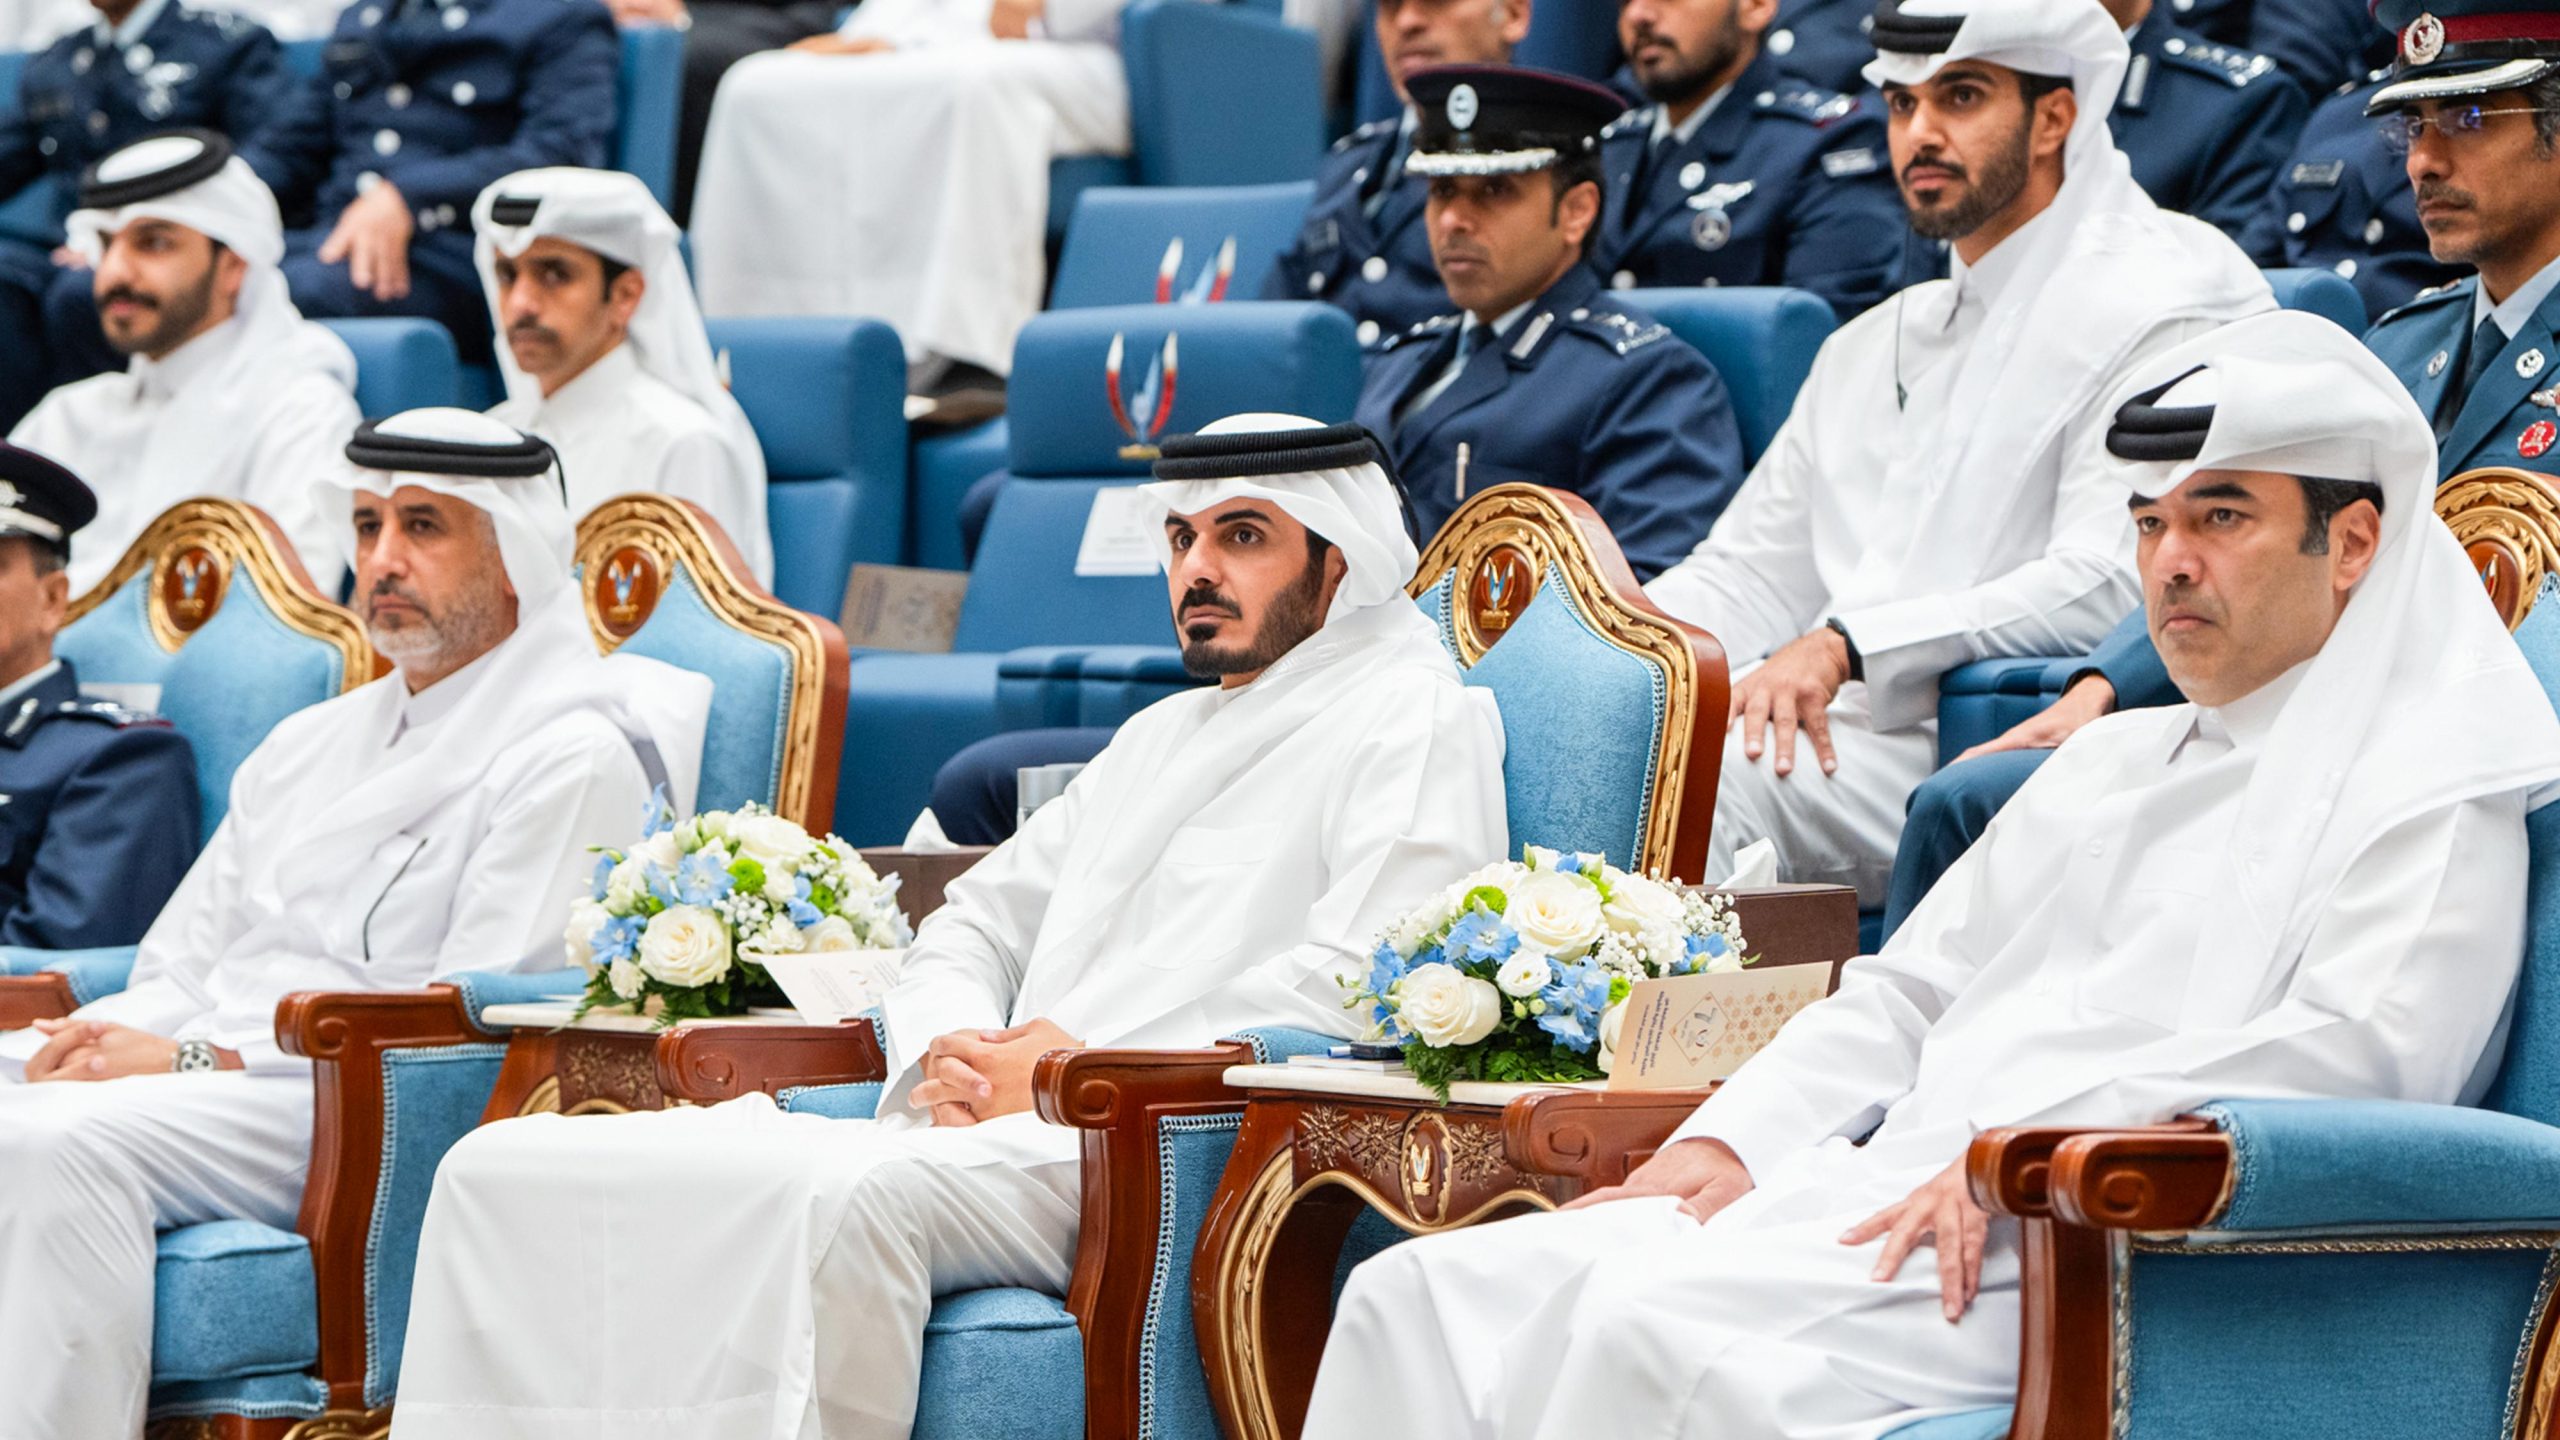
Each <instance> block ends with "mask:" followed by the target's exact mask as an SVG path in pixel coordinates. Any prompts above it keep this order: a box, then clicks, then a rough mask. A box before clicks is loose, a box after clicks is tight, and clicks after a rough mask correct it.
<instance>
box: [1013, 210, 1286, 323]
mask: <svg viewBox="0 0 2560 1440" xmlns="http://www.w3.org/2000/svg"><path fill="white" fill-rule="evenodd" d="M1314 194H1315V182H1313V181H1311V180H1294V181H1289V182H1287V183H1284V184H1278V185H1216V186H1197V187H1192V186H1181V187H1176V186H1113V187H1110V188H1107V189H1094V190H1087V191H1086V192H1084V194H1083V195H1081V196H1079V197H1077V200H1076V211H1075V217H1074V218H1073V219H1072V220H1070V221H1069V222H1068V223H1067V242H1066V245H1065V247H1064V248H1063V249H1061V250H1060V251H1059V252H1058V273H1057V276H1056V278H1055V279H1054V281H1053V282H1052V283H1051V285H1050V287H1049V308H1051V309H1053V310H1076V309H1082V308H1085V307H1087V306H1093V305H1136V304H1143V303H1145V302H1147V301H1150V300H1153V301H1157V302H1159V303H1172V302H1179V301H1189V300H1224V299H1235V300H1249V299H1252V298H1253V297H1254V296H1256V295H1259V294H1261V293H1262V282H1263V279H1264V277H1265V276H1267V275H1269V274H1270V273H1271V263H1272V261H1273V260H1275V259H1277V258H1278V257H1279V254H1280V252H1281V251H1282V250H1285V249H1287V248H1288V246H1289V243H1290V242H1291V241H1293V240H1295V239H1296V238H1297V235H1298V224H1299V221H1300V219H1301V218H1302V217H1303V216H1304V215H1305V214H1306V209H1307V202H1308V200H1309V199H1310V198H1311V197H1312V196H1313V195H1314ZM1176 245H1179V246H1180V247H1181V249H1180V251H1179V252H1178V254H1177V253H1174V252H1173V247H1174V246H1176ZM1230 249H1232V253H1231V254H1230V253H1229V251H1230ZM1168 258H1172V259H1173V260H1174V262H1175V263H1174V265H1173V268H1172V269H1171V271H1170V272H1168V271H1167V270H1166V268H1165V262H1166V260H1167V259H1168ZM1222 261H1224V262H1225V263H1221V262H1222Z"/></svg>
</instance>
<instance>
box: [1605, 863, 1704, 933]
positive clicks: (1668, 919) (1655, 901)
mask: <svg viewBox="0 0 2560 1440" xmlns="http://www.w3.org/2000/svg"><path fill="white" fill-rule="evenodd" d="M1602 914H1603V915H1604V917H1605V918H1606V919H1607V920H1608V922H1609V928H1610V929H1612V930H1615V931H1617V932H1618V933H1619V934H1621V935H1641V936H1645V937H1648V938H1647V943H1650V937H1652V936H1653V935H1655V934H1657V933H1659V932H1662V931H1671V932H1673V933H1675V934H1676V933H1677V932H1678V931H1679V929H1680V927H1681V925H1682V924H1683V923H1685V922H1686V921H1687V920H1688V918H1689V908H1688V906H1686V905H1684V904H1683V903H1681V900H1680V892H1678V891H1676V890H1674V889H1672V888H1671V887H1670V886H1668V885H1665V884H1663V883H1662V882H1660V881H1658V880H1647V879H1646V878H1644V877H1643V876H1641V875H1618V876H1614V877H1612V878H1611V879H1610V882H1609V903H1608V905H1607V906H1606V907H1605V908H1604V909H1603V911H1602Z"/></svg>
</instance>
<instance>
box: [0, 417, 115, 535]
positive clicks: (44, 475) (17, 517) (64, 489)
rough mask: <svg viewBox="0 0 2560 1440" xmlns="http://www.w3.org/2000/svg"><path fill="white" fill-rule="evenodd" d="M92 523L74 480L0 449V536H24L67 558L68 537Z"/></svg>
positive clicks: (94, 503)
mask: <svg viewBox="0 0 2560 1440" xmlns="http://www.w3.org/2000/svg"><path fill="white" fill-rule="evenodd" d="M96 518H98V497H97V496H96V495H94V494H92V493H91V492H90V490H89V487H88V486H86V485H84V484H82V483H80V477H79V476H77V475H74V474H72V473H71V472H70V471H68V470H65V469H63V468H62V467H61V466H59V465H57V464H55V463H53V462H52V461H51V460H48V459H46V458H45V457H43V456H42V455H39V454H37V453H36V452H34V451H33V450H22V449H20V448H19V447H17V446H15V445H8V444H0V535H24V536H26V537H27V538H29V539H31V540H35V541H38V542H40V543H42V544H44V545H46V546H48V547H50V548H51V549H52V550H53V552H54V553H55V554H57V555H60V556H62V557H64V558H65V559H68V558H70V555H71V532H73V531H75V530H77V529H79V528H80V527H81V526H83V525H86V524H88V523H89V522H90V521H92V520H94V519H96Z"/></svg>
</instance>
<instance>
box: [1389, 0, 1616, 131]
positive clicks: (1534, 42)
mask: <svg viewBox="0 0 2560 1440" xmlns="http://www.w3.org/2000/svg"><path fill="white" fill-rule="evenodd" d="M1619 59H1620V56H1619V54H1618V7H1617V5H1616V4H1615V3H1613V0H1538V3H1537V4H1535V5H1533V6H1531V7H1530V10H1529V36H1528V38H1527V39H1525V40H1522V41H1521V42H1520V46H1519V48H1518V49H1517V50H1515V51H1513V52H1512V56H1511V62H1512V63H1513V64H1515V65H1526V66H1529V67H1531V68H1533V69H1538V70H1554V71H1557V72H1559V73H1561V74H1566V75H1579V76H1581V77H1582V78H1583V79H1585V80H1591V81H1595V82H1605V81H1607V80H1608V78H1609V76H1610V73H1611V72H1613V71H1615V70H1616V69H1617V68H1618V63H1619ZM1359 67H1360V78H1359V82H1358V93H1357V95H1356V96H1355V97H1354V99H1353V100H1352V118H1353V119H1355V120H1359V121H1364V122H1365V121H1370V120H1389V119H1393V118H1394V117H1395V115H1396V113H1397V112H1398V110H1399V109H1400V108H1401V107H1402V104H1403V102H1401V101H1399V100H1397V99H1396V91H1395V87H1394V86H1393V85H1391V84H1389V83H1387V67H1386V62H1385V60H1384V59H1383V58H1382V57H1381V56H1380V55H1379V54H1378V13H1377V0H1370V3H1368V4H1366V5H1363V6H1362V7H1360V59H1359Z"/></svg>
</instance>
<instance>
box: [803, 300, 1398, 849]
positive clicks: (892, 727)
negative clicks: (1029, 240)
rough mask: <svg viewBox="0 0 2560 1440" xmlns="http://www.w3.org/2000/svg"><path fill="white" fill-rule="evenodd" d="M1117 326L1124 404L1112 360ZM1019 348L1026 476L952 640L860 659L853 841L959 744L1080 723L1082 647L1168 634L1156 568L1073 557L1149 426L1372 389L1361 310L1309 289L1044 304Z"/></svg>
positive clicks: (1158, 429)
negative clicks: (938, 646) (1307, 295)
mask: <svg viewBox="0 0 2560 1440" xmlns="http://www.w3.org/2000/svg"><path fill="white" fill-rule="evenodd" d="M1169 336H1170V337H1175V339H1174V345H1173V348H1174V351H1175V360H1176V363H1175V365H1174V366H1173V367H1171V368H1172V371H1173V374H1172V375H1170V376H1167V375H1165V374H1163V373H1162V370H1163V369H1164V367H1163V365H1162V360H1163V356H1164V351H1165V348H1166V343H1167V339H1168V337H1169ZM1115 340H1117V341H1118V342H1119V346H1120V350H1121V354H1122V357H1123V358H1122V374H1121V382H1120V390H1119V397H1120V398H1119V401H1118V403H1117V405H1116V406H1115V404H1114V401H1113V399H1112V397H1111V393H1110V390H1109V388H1108V385H1107V382H1106V379H1105V371H1104V365H1105V359H1106V356H1107V355H1108V354H1109V352H1110V351H1111V349H1112V348H1113V344H1114V341H1115ZM1014 358H1015V364H1014V374H1013V384H1012V388H1011V395H1010V405H1011V416H1010V418H1011V420H1012V422H1013V423H1012V427H1011V436H1012V451H1011V461H1010V465H1009V467H1008V468H1009V469H1010V471H1011V473H1012V474H1013V475H1014V476H1015V477H1017V478H1015V479H1014V480H1012V481H1011V482H1009V483H1007V484H1006V486H1005V488H1004V491H1003V493H1002V495H1001V497H1000V498H999V499H998V500H997V502H996V507H995V511H994V514H993V516H992V517H991V518H990V519H989V521H988V526H987V534H986V537H985V540H984V542H983V544H982V546H981V548H980V550H979V553H978V563H977V565H976V566H975V567H974V568H973V569H972V571H971V572H970V586H969V592H968V595H967V597H966V598H965V599H964V600H963V601H962V604H961V609H960V625H959V631H958V634H957V635H956V637H955V638H954V641H953V644H952V653H950V654H947V655H908V654H892V653H884V652H869V653H865V654H861V655H857V656H856V657H855V659H854V662H853V677H852V694H851V697H850V700H849V702H848V704H847V706H846V716H845V748H844V753H845V755H846V757H847V765H848V767H849V768H848V773H847V774H846V776H845V778H844V783H843V784H842V786H841V787H840V788H839V790H838V792H837V803H836V830H837V833H839V834H841V835H843V836H844V837H845V838H846V839H848V840H851V841H853V842H854V843H855V844H857V845H868V844H874V843H880V842H887V841H894V840H896V839H897V838H898V837H900V836H901V835H904V834H905V833H906V829H907V826H908V824H909V823H910V822H912V821H913V820H914V819H915V816H916V813H917V812H918V811H920V810H922V809H923V808H924V803H925V798H926V794H927V792H928V791H929V789H930V788H931V785H932V781H933V772H934V771H935V769H937V768H938V767H939V766H940V765H941V764H942V762H943V761H944V760H947V759H949V758H950V757H951V755H952V754H953V753H954V752H955V751H957V750H959V749H960V748H961V747H962V746H964V745H967V744H969V743H970V742H971V741H974V740H980V739H984V738H985V737H987V736H989V735H992V734H996V733H997V732H999V731H1002V730H1009V729H1022V728H1029V727H1032V726H1038V725H1047V724H1059V723H1070V721H1069V720H1068V719H1061V718H1059V717H1061V716H1064V717H1072V716H1073V715H1074V714H1075V713H1076V706H1077V703H1078V696H1077V683H1076V682H1077V678H1078V673H1079V668H1080V665H1081V660H1082V654H1083V652H1084V651H1086V650H1088V649H1090V648H1092V647H1094V646H1099V645H1124V644H1137V645H1152V646H1161V645H1164V644H1165V643H1167V642H1168V641H1169V640H1170V639H1171V638H1172V619H1171V614H1170V611H1169V608H1168V604H1167V600H1166V595H1165V588H1164V579H1163V577H1162V575H1160V574H1158V573H1155V572H1154V571H1153V570H1152V569H1150V570H1149V571H1148V572H1147V573H1144V574H1134V575H1131V574H1122V575H1112V576H1093V575H1084V576H1079V575H1077V574H1076V573H1075V569H1076V553H1077V548H1078V545H1079V543H1080V542H1081V540H1082V538H1083V534H1084V530H1085V522H1086V517H1087V516H1088V515H1089V514H1090V513H1091V511H1092V508H1093V496H1094V494H1095V492H1097V491H1099V490H1102V489H1104V488H1106V487H1112V486H1124V485H1128V484H1131V483H1134V482H1136V481H1138V480H1142V479H1144V478H1145V476H1146V473H1147V462H1148V459H1149V458H1151V457H1150V455H1149V454H1148V451H1147V450H1146V449H1144V448H1140V447H1142V446H1143V445H1144V442H1148V441H1152V440H1154V439H1155V438H1157V437H1158V436H1161V435H1164V434H1170V433H1178V432H1182V431H1187V430H1193V429H1197V428H1199V427H1200V426H1202V425H1205V424H1207V423H1208V422H1210V421H1212V420H1215V419H1218V418H1220V417H1221V416H1225V415H1229V414H1234V413H1237V412H1240V411H1246V410H1281V411H1287V412H1291V413H1295V414H1300V415H1305V416H1308V417H1310V418H1312V419H1315V420H1319V421H1325V422H1333V421H1340V420H1345V419H1348V418H1350V415H1351V410H1352V406H1353V404H1354V403H1355V402H1356V401H1357V399H1358V397H1359V388H1360V354H1359V345H1358V342H1357V341H1356V340H1354V339H1353V338H1352V334H1351V321H1350V320H1349V318H1348V317H1346V316H1344V315H1343V313H1342V312H1341V311H1339V310H1336V309H1333V308H1332V307H1331V306H1326V305H1317V304H1312V303H1290V304H1267V305H1265V304H1257V305H1215V306H1160V305H1138V306H1123V307H1112V308H1102V309H1092V310H1068V311H1057V312H1052V313H1050V314H1045V315H1041V316H1038V317H1036V318H1034V319H1033V320H1032V322H1031V324H1030V325H1029V326H1027V327H1026V328H1025V329H1024V330H1023V332H1022V338H1021V340H1020V341H1019V342H1018V343H1017V344H1016V346H1015V350H1014ZM1122 415H1125V416H1127V417H1128V425H1127V427H1126V428H1124V426H1123V423H1122V421H1121V419H1120V418H1119V417H1120V416H1122ZM1159 415H1161V419H1159ZM1035 647H1036V648H1035ZM1000 670H1001V671H1005V672H1007V676H1006V680H1005V683H1004V684H1003V685H1002V686H1001V687H1000V686H999V683H998V681H999V671H1000ZM1000 688H1001V690H1002V692H1003V693H1002V695H1001V697H1000V695H999V690H1000Z"/></svg>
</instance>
